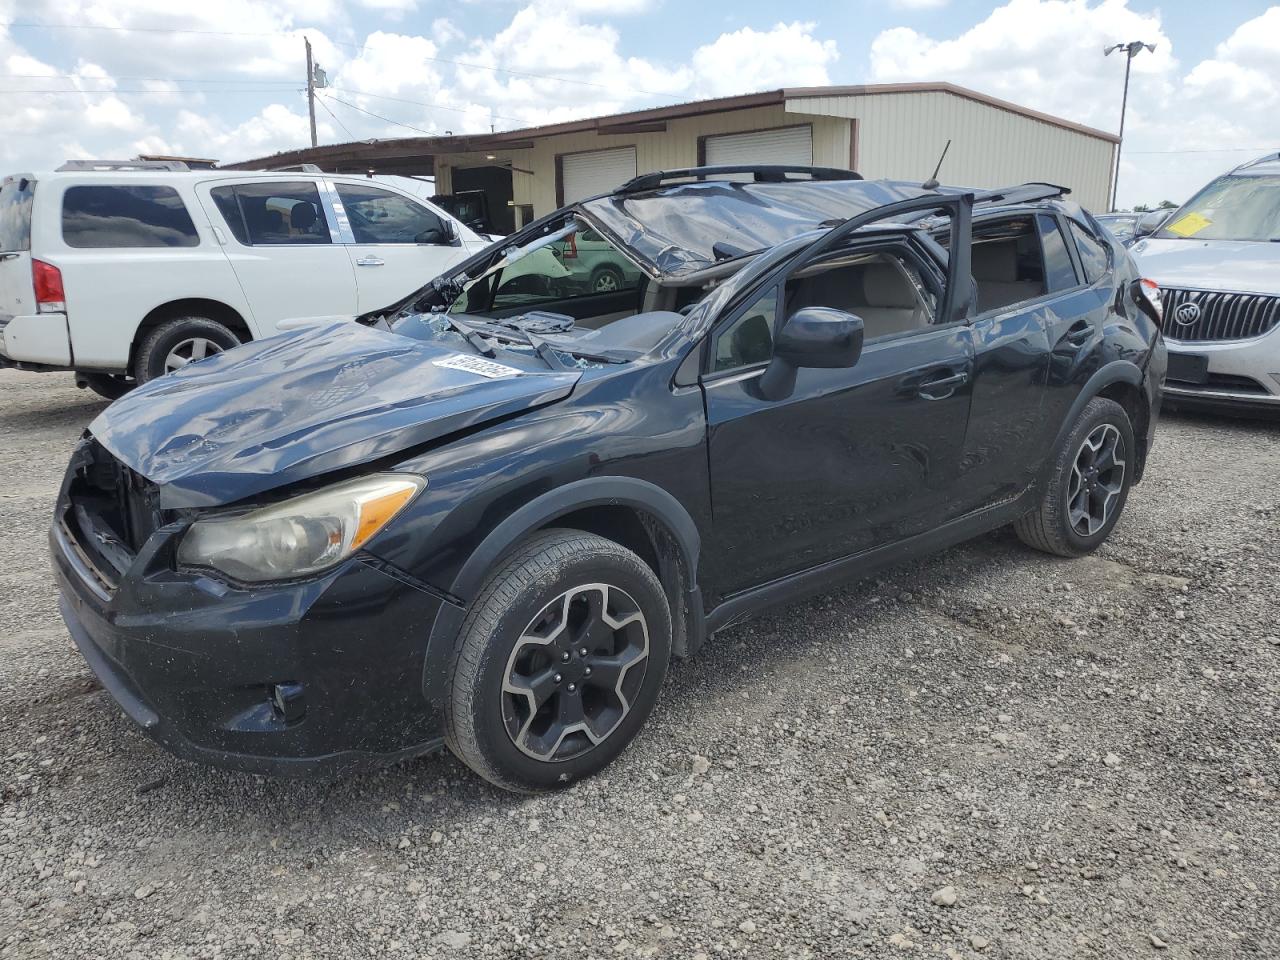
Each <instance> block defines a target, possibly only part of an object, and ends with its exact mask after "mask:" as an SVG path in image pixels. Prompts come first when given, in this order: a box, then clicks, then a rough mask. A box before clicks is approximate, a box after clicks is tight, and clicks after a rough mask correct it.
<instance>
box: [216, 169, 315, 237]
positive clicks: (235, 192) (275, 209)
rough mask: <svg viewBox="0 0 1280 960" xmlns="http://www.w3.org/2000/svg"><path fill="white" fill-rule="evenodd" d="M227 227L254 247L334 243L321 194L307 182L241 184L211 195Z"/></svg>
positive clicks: (221, 189)
mask: <svg viewBox="0 0 1280 960" xmlns="http://www.w3.org/2000/svg"><path fill="white" fill-rule="evenodd" d="M209 194H210V196H212V197H213V202H214V204H215V205H216V206H217V208H218V212H219V213H221V214H222V216H223V219H225V220H226V221H227V226H228V227H229V228H230V229H231V232H232V233H233V234H234V235H235V238H236V239H237V240H239V241H240V242H241V243H245V244H250V245H254V246H259V245H261V246H279V245H293V244H314V243H331V242H332V240H331V238H330V236H329V221H328V218H327V217H326V216H325V211H324V205H323V204H322V203H321V202H320V191H319V190H318V189H317V188H316V185H315V184H314V183H308V182H306V181H298V182H288V181H280V182H273V183H238V184H235V185H234V186H222V187H214V188H213V189H212V190H210V191H209Z"/></svg>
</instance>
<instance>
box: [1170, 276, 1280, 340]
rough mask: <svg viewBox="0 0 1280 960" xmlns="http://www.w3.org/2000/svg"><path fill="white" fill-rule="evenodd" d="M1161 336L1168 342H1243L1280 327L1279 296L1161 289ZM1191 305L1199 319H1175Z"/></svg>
mask: <svg viewBox="0 0 1280 960" xmlns="http://www.w3.org/2000/svg"><path fill="white" fill-rule="evenodd" d="M1160 292H1161V294H1163V297H1164V316H1165V323H1164V333H1165V336H1166V337H1168V338H1169V339H1170V340H1188V341H1196V340H1246V339H1248V338H1249V337H1260V336H1262V335H1263V334H1264V333H1267V332H1269V331H1270V330H1272V329H1274V328H1275V327H1276V325H1277V324H1280V297H1268V296H1262V295H1260V294H1256V293H1219V292H1217V291H1213V290H1179V289H1176V288H1169V287H1161V289H1160ZM1189 304H1194V305H1195V307H1196V308H1197V309H1198V311H1199V316H1197V317H1195V319H1193V320H1192V322H1190V323H1183V322H1182V321H1181V320H1179V318H1178V309H1179V308H1180V307H1184V306H1187V305H1189Z"/></svg>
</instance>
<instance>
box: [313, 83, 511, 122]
mask: <svg viewBox="0 0 1280 960" xmlns="http://www.w3.org/2000/svg"><path fill="white" fill-rule="evenodd" d="M327 89H329V90H337V91H338V92H340V93H346V94H349V95H351V96H354V97H373V98H374V99H377V100H391V101H393V102H395V103H408V104H412V105H413V106H415V107H427V108H428V109H431V110H451V111H453V112H454V113H471V112H472V110H471V109H469V108H467V107H447V106H445V105H444V104H441V103H428V102H426V101H425V100H406V99H405V98H404V97H388V96H386V95H385V94H381V93H369V92H368V91H367V90H352V89H350V88H349V87H328V88H327ZM489 116H491V117H493V118H494V119H495V120H510V121H511V122H512V123H524V120H522V119H521V118H520V117H505V116H503V115H502V114H500V113H492V112H490V113H489Z"/></svg>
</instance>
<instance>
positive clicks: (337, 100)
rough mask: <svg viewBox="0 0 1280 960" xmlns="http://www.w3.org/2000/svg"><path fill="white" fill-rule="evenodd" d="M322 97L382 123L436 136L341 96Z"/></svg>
mask: <svg viewBox="0 0 1280 960" xmlns="http://www.w3.org/2000/svg"><path fill="white" fill-rule="evenodd" d="M322 99H326V100H332V101H333V102H334V103H340V104H342V105H343V106H344V107H350V108H351V109H352V110H359V111H360V112H361V113H367V114H368V115H369V116H371V117H373V118H374V119H375V120H381V121H382V122H383V123H390V124H394V125H395V126H397V127H404V128H405V129H406V130H415V131H417V132H418V133H421V134H425V135H426V136H428V137H434V136H436V134H434V133H432V132H431V131H430V130H423V129H422V128H421V127H415V126H414V125H413V124H411V123H401V122H400V121H399V120H392V119H391V118H390V117H384V116H382V115H381V114H378V113H374V112H373V111H372V110H366V109H365V108H364V107H357V106H356V105H355V104H354V103H348V102H347V101H346V100H343V99H342V98H341V97H335V96H332V95H328V94H326V95H324V96H323V98H322Z"/></svg>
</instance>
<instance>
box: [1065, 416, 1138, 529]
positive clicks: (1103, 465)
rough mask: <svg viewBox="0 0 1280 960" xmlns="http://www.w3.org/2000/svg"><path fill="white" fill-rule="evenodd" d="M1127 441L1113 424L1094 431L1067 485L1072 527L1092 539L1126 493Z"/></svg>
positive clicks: (1082, 446)
mask: <svg viewBox="0 0 1280 960" xmlns="http://www.w3.org/2000/svg"><path fill="white" fill-rule="evenodd" d="M1124 453H1125V451H1124V438H1123V437H1121V435H1120V431H1119V430H1118V429H1117V428H1116V427H1115V426H1114V425H1112V424H1110V423H1104V424H1101V425H1099V426H1098V427H1096V428H1094V430H1093V431H1092V432H1091V433H1090V434H1089V436H1087V437H1085V440H1084V443H1082V444H1081V445H1080V449H1079V450H1078V451H1077V452H1076V459H1075V463H1074V464H1073V465H1072V467H1071V477H1070V479H1069V480H1068V483H1067V515H1068V520H1069V522H1070V523H1071V528H1072V529H1073V530H1075V532H1076V533H1078V534H1079V535H1080V536H1082V537H1091V536H1093V535H1094V534H1095V533H1097V532H1098V531H1099V530H1101V529H1102V528H1103V527H1105V526H1106V525H1107V522H1108V521H1109V520H1110V519H1111V517H1112V514H1113V513H1114V512H1115V508H1116V504H1117V503H1118V502H1119V500H1120V494H1121V492H1122V491H1123V490H1124V471H1125V461H1124Z"/></svg>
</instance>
